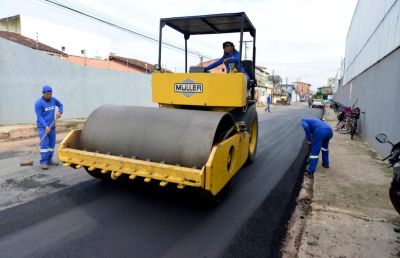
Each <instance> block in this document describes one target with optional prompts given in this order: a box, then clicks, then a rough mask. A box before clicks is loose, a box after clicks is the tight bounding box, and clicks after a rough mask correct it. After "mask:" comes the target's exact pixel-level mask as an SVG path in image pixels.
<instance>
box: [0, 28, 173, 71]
mask: <svg viewBox="0 0 400 258" xmlns="http://www.w3.org/2000/svg"><path fill="white" fill-rule="evenodd" d="M0 38H3V39H6V40H9V41H13V42H15V43H17V44H20V45H23V46H26V47H30V48H32V49H36V50H38V51H42V52H45V53H47V54H49V55H52V56H54V57H57V58H60V59H62V60H64V61H67V62H70V63H74V64H79V65H83V66H89V67H95V68H102V69H111V70H119V71H126V72H134V73H151V71H152V70H153V65H152V64H150V63H147V62H144V61H141V60H138V59H134V58H127V57H122V56H117V55H110V56H109V57H108V58H106V59H100V58H93V57H87V56H86V55H85V54H83V55H82V56H77V55H67V54H66V53H64V52H62V51H60V50H58V49H55V48H53V47H51V46H48V45H46V44H43V43H41V42H38V41H36V40H34V39H31V38H28V37H25V36H23V35H21V34H18V33H15V32H8V31H0ZM163 72H171V71H169V70H166V69H163Z"/></svg>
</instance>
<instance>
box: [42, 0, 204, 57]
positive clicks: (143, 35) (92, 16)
mask: <svg viewBox="0 0 400 258" xmlns="http://www.w3.org/2000/svg"><path fill="white" fill-rule="evenodd" d="M43 1H45V2H47V3H49V4H53V5H56V6H58V7H60V8H63V9H66V10H68V11H70V12H74V13H77V14H79V15H83V16H85V17H88V18H91V19H93V20H96V21H98V22H101V23H104V24H106V25H108V26H111V27H114V28H117V29H119V30H122V31H125V32H127V33H130V34H133V35H136V36H138V37H142V38H145V39H147V40H150V41H153V42H157V43H158V38H154V37H151V36H148V35H145V34H143V33H140V32H137V31H134V30H131V29H129V28H126V27H123V26H120V25H118V24H115V23H112V22H110V21H106V20H104V19H102V18H99V17H96V16H94V15H91V14H89V13H85V12H83V11H80V10H78V9H75V8H72V7H70V6H67V5H64V4H61V3H58V2H55V1H52V0H43ZM162 44H163V45H165V46H168V47H171V48H174V49H177V50H180V51H185V49H184V48H182V47H178V46H176V45H173V44H171V43H167V42H162ZM187 52H188V53H189V54H192V55H194V56H204V57H205V58H208V59H211V58H210V57H208V56H206V55H203V54H200V53H199V52H194V51H191V50H188V51H187Z"/></svg>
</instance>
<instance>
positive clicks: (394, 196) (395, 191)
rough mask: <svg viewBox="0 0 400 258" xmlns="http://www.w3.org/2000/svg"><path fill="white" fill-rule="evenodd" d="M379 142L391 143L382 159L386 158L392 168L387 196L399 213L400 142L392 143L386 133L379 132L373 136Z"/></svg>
mask: <svg viewBox="0 0 400 258" xmlns="http://www.w3.org/2000/svg"><path fill="white" fill-rule="evenodd" d="M375 139H376V140H377V141H378V142H380V143H388V144H390V145H392V150H391V152H390V154H389V155H388V156H387V157H386V158H384V159H383V160H382V161H385V160H388V162H389V164H388V167H389V168H392V169H393V180H392V183H391V184H390V189H389V197H390V201H391V202H392V204H393V206H394V208H395V209H396V211H397V212H398V213H399V214H400V142H398V143H396V144H393V143H392V142H391V141H389V140H388V138H387V136H386V134H383V133H380V134H378V135H376V136H375Z"/></svg>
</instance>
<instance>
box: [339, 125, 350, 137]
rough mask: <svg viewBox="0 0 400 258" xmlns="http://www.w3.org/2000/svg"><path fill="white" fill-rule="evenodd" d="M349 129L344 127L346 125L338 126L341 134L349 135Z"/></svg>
mask: <svg viewBox="0 0 400 258" xmlns="http://www.w3.org/2000/svg"><path fill="white" fill-rule="evenodd" d="M350 129H351V128H350V127H348V126H346V123H343V124H342V125H340V127H339V132H340V133H341V134H348V133H350Z"/></svg>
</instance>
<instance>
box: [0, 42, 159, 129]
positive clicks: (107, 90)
mask: <svg viewBox="0 0 400 258" xmlns="http://www.w3.org/2000/svg"><path fill="white" fill-rule="evenodd" d="M0 53H1V54H0V125H5V124H17V123H32V122H35V120H36V118H35V113H34V103H35V101H36V100H37V99H38V98H40V97H41V87H42V86H43V85H45V84H50V85H51V86H53V89H54V96H55V97H57V98H58V99H59V100H60V101H61V102H62V103H63V104H64V115H63V117H64V118H77V117H86V116H88V115H89V114H90V113H91V112H92V111H93V110H94V109H95V108H97V107H99V106H101V105H105V104H121V105H135V106H153V105H154V104H153V103H152V102H151V75H148V74H137V73H130V72H123V71H115V70H106V69H97V68H92V67H87V66H81V65H77V64H72V63H69V62H65V61H63V60H61V59H59V58H57V57H53V56H50V55H48V54H46V53H44V52H42V51H38V50H34V49H31V48H27V47H24V46H22V45H19V44H16V43H14V42H11V41H8V40H5V39H0Z"/></svg>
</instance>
